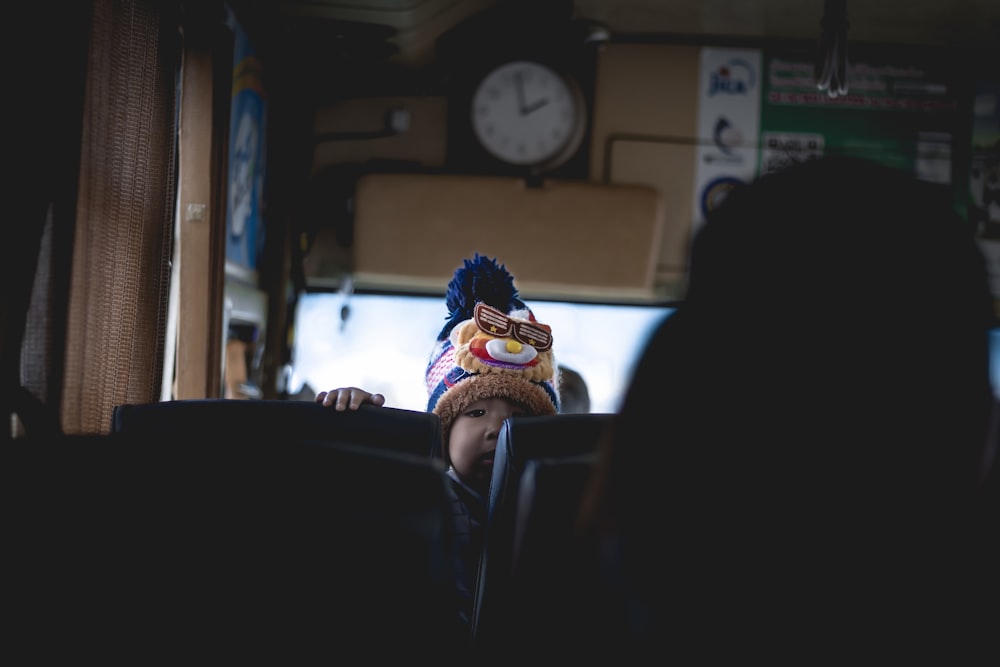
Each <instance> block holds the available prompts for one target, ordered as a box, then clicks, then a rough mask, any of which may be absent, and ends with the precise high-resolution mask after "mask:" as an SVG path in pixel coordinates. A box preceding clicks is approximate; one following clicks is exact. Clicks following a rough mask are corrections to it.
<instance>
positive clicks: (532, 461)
mask: <svg viewBox="0 0 1000 667" xmlns="http://www.w3.org/2000/svg"><path fill="white" fill-rule="evenodd" d="M612 418H613V415H612V414H609V413H578V414H557V415H547V416H538V417H513V418H510V419H508V420H506V421H505V422H504V425H503V427H502V428H501V430H500V434H499V437H498V441H497V449H496V454H495V455H494V460H493V478H492V480H491V482H490V493H489V499H488V501H487V525H486V530H485V536H484V544H483V553H482V556H481V558H480V563H479V579H478V585H477V588H476V593H475V599H474V602H473V619H472V639H473V642H474V644H475V646H476V647H477V650H483V651H484V652H487V653H488V652H490V651H492V650H493V649H494V648H495V647H497V646H498V645H499V644H500V643H502V642H504V641H505V640H504V635H505V633H504V630H503V628H504V619H505V618H506V617H507V616H508V614H510V613H512V610H511V609H510V608H509V606H510V603H511V596H510V593H511V590H512V589H511V585H512V582H513V581H514V575H515V562H516V564H517V567H518V568H521V567H527V563H528V560H527V558H528V556H529V555H530V554H534V553H535V549H536V548H539V547H542V545H541V544H540V543H536V542H535V540H536V539H538V538H542V540H543V542H544V545H545V546H544V547H542V548H552V549H556V548H558V547H561V546H563V543H564V541H565V540H568V539H569V538H570V537H571V536H572V532H573V527H574V525H575V522H576V518H577V510H578V506H579V502H580V498H581V494H582V492H583V486H584V484H585V481H586V477H585V474H586V472H587V470H588V468H589V466H590V465H591V464H592V462H593V460H594V458H595V457H596V450H597V445H598V443H599V442H600V439H601V437H602V434H603V432H604V429H605V428H606V427H607V426H608V425H609V424H610V422H611V420H612ZM543 462H544V464H543ZM543 465H544V472H542V466H543ZM550 472H552V473H553V474H549V473H550ZM535 502H538V506H537V507H535V506H534V503H535ZM515 549H516V550H517V551H518V553H517V557H515ZM515 558H517V560H516V561H515ZM538 565H539V563H538V562H537V561H535V562H532V566H533V567H534V566H538ZM555 565H558V564H557V563H556V564H555Z"/></svg>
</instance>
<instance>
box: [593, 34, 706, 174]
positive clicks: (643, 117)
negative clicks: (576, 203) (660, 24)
mask: <svg viewBox="0 0 1000 667" xmlns="http://www.w3.org/2000/svg"><path fill="white" fill-rule="evenodd" d="M699 53H700V48H699V47H697V46H688V45H670V44H607V45H605V46H604V47H602V49H601V53H600V57H599V58H598V62H597V79H596V83H595V85H596V91H595V92H596V94H595V102H594V123H593V126H594V127H593V135H592V137H593V144H592V146H593V148H592V150H591V162H590V165H591V167H590V176H591V178H592V179H593V180H597V181H601V180H604V179H605V177H606V176H607V174H605V169H606V167H607V165H606V164H605V148H606V143H607V142H608V140H609V138H614V137H615V136H620V135H626V136H635V135H647V136H650V137H655V138H657V139H658V140H661V141H673V143H686V142H693V141H694V138H695V137H696V129H697V120H698V118H697V112H698V69H699Z"/></svg>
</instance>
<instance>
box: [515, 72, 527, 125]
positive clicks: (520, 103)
mask: <svg viewBox="0 0 1000 667" xmlns="http://www.w3.org/2000/svg"><path fill="white" fill-rule="evenodd" d="M514 83H515V84H516V86H517V110H518V111H520V112H521V115H522V116H523V115H525V114H527V113H528V111H527V110H526V108H525V104H524V74H523V73H522V72H515V73H514Z"/></svg>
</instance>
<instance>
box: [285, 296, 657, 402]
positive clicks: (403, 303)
mask: <svg viewBox="0 0 1000 667" xmlns="http://www.w3.org/2000/svg"><path fill="white" fill-rule="evenodd" d="M529 305H530V306H531V309H532V311H533V312H534V314H535V317H536V318H537V319H538V321H539V322H542V323H544V324H548V325H550V326H551V327H552V336H553V341H554V343H553V351H554V353H555V358H556V361H557V362H558V363H559V364H562V365H565V366H568V367H570V368H572V369H573V370H575V371H577V372H578V373H580V375H582V376H583V379H584V380H585V381H586V383H587V388H588V391H589V392H590V404H591V405H590V409H591V411H592V412H614V411H616V410H617V409H618V405H619V402H620V400H621V398H622V396H623V395H624V392H625V389H626V387H627V386H628V383H629V380H630V379H631V374H632V366H633V364H634V363H635V361H636V359H637V358H638V356H639V354H640V353H641V352H642V350H643V348H644V347H645V344H646V339H647V338H648V336H649V335H650V334H651V333H652V331H653V329H654V328H655V326H656V325H657V324H658V323H659V322H660V321H661V320H662V319H663V318H664V317H665V316H666V315H668V314H669V313H670V312H672V309H671V308H668V307H664V306H626V305H594V304H578V303H564V302H556V301H537V300H534V301H530V302H529ZM446 316H447V308H446V306H445V303H444V297H443V296H436V297H425V296H385V295H366V294H355V295H353V296H350V297H347V296H344V295H342V294H332V293H323V294H306V295H304V296H303V297H302V298H301V299H300V300H299V304H298V308H297V312H296V318H295V349H294V351H293V359H294V364H293V367H292V372H291V375H290V378H289V382H288V391H289V393H290V394H293V395H295V394H299V395H302V394H305V395H308V396H309V397H311V396H312V395H314V394H315V393H316V392H317V391H322V390H326V389H333V388H335V387H346V386H356V387H361V388H362V389H366V390H368V391H372V392H379V393H382V394H384V395H385V398H386V405H388V406H391V407H395V408H404V409H408V410H421V411H422V410H426V409H427V389H426V386H425V385H424V370H425V368H426V365H427V360H428V357H429V355H430V353H431V348H432V347H433V345H434V341H435V340H436V338H437V335H438V334H439V333H440V331H441V328H442V327H443V326H444V323H445V320H446Z"/></svg>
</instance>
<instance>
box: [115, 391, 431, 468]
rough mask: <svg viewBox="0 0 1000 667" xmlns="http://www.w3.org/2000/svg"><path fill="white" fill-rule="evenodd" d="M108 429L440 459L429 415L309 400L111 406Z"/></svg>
mask: <svg viewBox="0 0 1000 667" xmlns="http://www.w3.org/2000/svg"><path fill="white" fill-rule="evenodd" d="M111 430H112V432H114V433H121V434H127V435H133V436H140V435H141V436H145V437H155V438H168V439H170V440H171V441H172V442H175V443H177V442H179V439H180V438H189V439H190V438H196V439H197V440H198V442H207V441H215V442H216V446H221V445H222V444H223V443H230V444H231V445H233V446H239V443H240V442H247V441H251V440H252V441H256V442H261V441H265V440H268V439H270V440H273V441H274V442H276V443H286V442H290V441H292V440H297V441H300V442H301V441H305V440H310V439H312V440H327V441H336V442H348V443H355V444H362V445H374V446H377V447H381V448H383V449H388V450H392V451H399V452H406V453H409V454H417V455H421V456H428V455H430V456H431V457H433V458H440V456H441V426H440V424H439V423H438V418H437V415H434V414H432V413H429V412H422V411H415V410H403V409H399V408H388V407H375V406H369V405H364V406H361V408H360V409H358V410H345V411H342V412H340V411H337V410H334V409H333V408H328V407H324V406H322V405H319V404H317V403H313V402H311V401H283V400H252V401H250V400H240V399H226V398H209V399H183V400H174V401H160V402H155V403H129V404H122V405H118V406H115V409H114V412H113V414H112V424H111Z"/></svg>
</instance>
